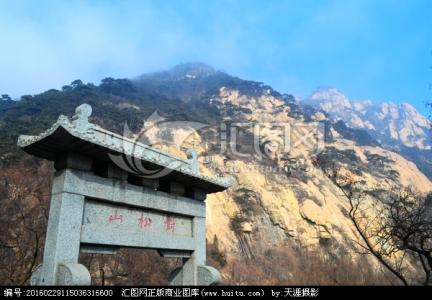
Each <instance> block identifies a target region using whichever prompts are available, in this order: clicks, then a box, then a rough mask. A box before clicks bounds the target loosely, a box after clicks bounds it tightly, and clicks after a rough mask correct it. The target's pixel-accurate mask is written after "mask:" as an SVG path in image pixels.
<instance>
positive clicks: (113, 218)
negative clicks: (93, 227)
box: [108, 209, 123, 223]
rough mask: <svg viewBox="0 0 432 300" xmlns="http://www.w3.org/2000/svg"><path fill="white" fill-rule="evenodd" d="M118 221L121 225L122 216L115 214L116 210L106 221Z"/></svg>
mask: <svg viewBox="0 0 432 300" xmlns="http://www.w3.org/2000/svg"><path fill="white" fill-rule="evenodd" d="M117 220H120V223H123V215H119V214H117V209H115V210H114V215H110V216H109V219H108V221H109V222H110V223H111V222H112V221H117Z"/></svg>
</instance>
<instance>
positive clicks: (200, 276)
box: [170, 217, 221, 285]
mask: <svg viewBox="0 0 432 300" xmlns="http://www.w3.org/2000/svg"><path fill="white" fill-rule="evenodd" d="M193 235H194V238H195V243H196V244H195V251H194V252H193V253H192V255H191V257H189V258H184V259H183V266H182V267H181V268H177V269H176V270H174V271H173V273H172V274H171V276H170V284H171V285H211V284H216V283H218V282H220V280H221V277H220V273H219V272H218V271H217V270H216V269H215V268H213V267H210V266H206V265H205V263H206V228H205V218H203V217H194V220H193Z"/></svg>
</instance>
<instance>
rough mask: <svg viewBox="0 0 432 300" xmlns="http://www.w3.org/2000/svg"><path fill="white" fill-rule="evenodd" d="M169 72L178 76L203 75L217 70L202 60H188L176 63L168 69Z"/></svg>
mask: <svg viewBox="0 0 432 300" xmlns="http://www.w3.org/2000/svg"><path fill="white" fill-rule="evenodd" d="M169 72H170V73H174V74H176V75H178V76H196V77H205V76H209V75H213V74H215V73H217V71H216V70H215V69H214V68H212V67H210V66H209V65H206V64H205V63H202V62H188V63H184V64H180V65H177V66H175V67H173V68H172V69H171V70H169Z"/></svg>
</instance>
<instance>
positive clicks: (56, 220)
mask: <svg viewBox="0 0 432 300" xmlns="http://www.w3.org/2000/svg"><path fill="white" fill-rule="evenodd" d="M65 176H66V172H65V171H64V170H61V171H57V172H56V174H55V176H54V181H53V187H52V195H51V204H50V211H49V218H48V228H47V233H46V240H45V249H44V256H43V264H42V266H41V267H40V268H39V269H38V270H36V271H35V272H34V273H33V275H32V278H31V283H32V284H33V285H56V284H61V283H65V282H67V283H68V284H70V285H77V284H79V285H89V284H90V274H89V272H88V270H87V269H86V268H85V267H84V266H82V265H80V264H78V258H79V253H80V234H81V224H82V217H83V211H84V196H82V195H77V194H72V193H68V192H65V190H67V189H66V187H65V186H64V182H65V180H64V178H65ZM77 184H79V183H77ZM69 190H70V189H69Z"/></svg>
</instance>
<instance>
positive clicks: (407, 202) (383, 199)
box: [315, 157, 432, 285]
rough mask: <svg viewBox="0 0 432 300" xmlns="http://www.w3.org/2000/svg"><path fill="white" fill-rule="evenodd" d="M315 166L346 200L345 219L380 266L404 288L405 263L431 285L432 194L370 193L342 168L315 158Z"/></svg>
mask: <svg viewBox="0 0 432 300" xmlns="http://www.w3.org/2000/svg"><path fill="white" fill-rule="evenodd" d="M315 164H316V165H318V166H319V167H320V168H321V169H322V170H323V171H324V173H325V174H326V175H327V176H328V178H330V179H331V180H332V182H333V183H334V184H335V185H336V186H337V187H338V189H339V190H340V191H341V192H342V195H343V196H344V197H345V198H346V199H347V200H348V204H349V211H348V216H349V218H350V219H351V221H352V223H353V225H354V227H355V229H356V231H357V233H358V235H359V237H360V239H361V242H362V243H359V245H360V246H361V247H363V248H365V249H366V250H367V251H368V252H369V253H370V254H372V255H373V256H374V257H375V258H376V259H377V260H378V261H379V262H380V264H381V265H382V266H384V267H385V268H386V269H387V270H388V271H390V272H391V273H392V274H393V275H394V276H396V277H397V278H398V279H399V280H400V281H401V282H402V283H403V284H404V285H408V284H410V283H416V282H415V281H413V280H411V281H410V282H409V280H408V279H407V278H408V277H407V273H408V272H407V268H406V266H405V262H406V259H407V258H409V259H410V260H411V261H413V262H414V264H419V265H421V266H422V268H423V270H424V278H423V279H422V280H421V283H423V284H424V285H430V284H432V256H431V254H432V253H431V252H432V193H430V194H428V195H422V194H421V193H419V192H417V191H415V189H414V188H412V187H398V186H397V187H393V188H392V189H390V190H386V189H382V190H381V191H380V192H379V193H376V190H370V189H368V188H367V187H366V184H365V182H363V181H361V180H355V179H354V177H353V176H351V173H350V172H349V171H347V170H344V169H343V168H342V167H341V165H339V164H338V163H335V162H329V161H327V160H323V159H322V158H320V157H317V158H316V160H315Z"/></svg>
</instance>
